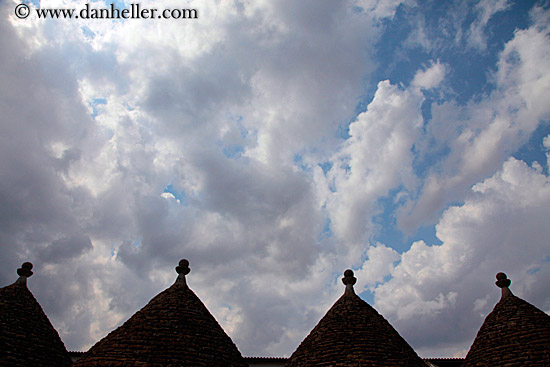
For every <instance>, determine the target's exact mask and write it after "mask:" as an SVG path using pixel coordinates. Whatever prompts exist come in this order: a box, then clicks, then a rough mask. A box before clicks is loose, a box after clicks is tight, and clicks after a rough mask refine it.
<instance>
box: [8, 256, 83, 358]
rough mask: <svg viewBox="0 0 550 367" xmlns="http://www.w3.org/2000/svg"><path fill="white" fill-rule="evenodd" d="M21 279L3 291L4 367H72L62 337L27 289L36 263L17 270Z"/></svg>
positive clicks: (25, 264) (27, 264) (26, 264)
mask: <svg viewBox="0 0 550 367" xmlns="http://www.w3.org/2000/svg"><path fill="white" fill-rule="evenodd" d="M17 274H19V279H18V280H17V281H16V282H15V283H13V284H11V285H8V286H7V287H4V288H0V366H10V367H29V366H33V367H51V366H56V367H70V366H72V362H71V359H70V357H69V354H68V353H67V349H65V345H64V344H63V342H62V341H61V338H59V334H58V333H57V331H56V330H55V329H54V327H53V326H52V324H51V322H50V320H49V319H48V317H47V316H46V314H45V313H44V311H43V310H42V307H40V304H39V303H38V301H37V300H36V298H34V296H33V295H32V293H31V292H30V291H29V289H28V288H27V278H28V277H30V276H31V275H32V264H31V263H29V262H26V263H24V264H23V265H22V266H21V268H19V269H17Z"/></svg>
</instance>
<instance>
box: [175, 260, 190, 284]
mask: <svg viewBox="0 0 550 367" xmlns="http://www.w3.org/2000/svg"><path fill="white" fill-rule="evenodd" d="M190 271H191V268H189V261H187V260H186V259H181V260H180V262H179V264H178V266H176V272H177V273H178V277H177V279H176V283H177V284H181V285H185V286H187V282H186V281H185V276H186V275H187V274H189V272H190Z"/></svg>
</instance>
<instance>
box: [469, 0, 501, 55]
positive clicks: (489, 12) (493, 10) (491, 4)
mask: <svg viewBox="0 0 550 367" xmlns="http://www.w3.org/2000/svg"><path fill="white" fill-rule="evenodd" d="M510 6H511V3H510V2H509V1H508V0H499V1H490V0H489V1H488V0H482V1H480V2H478V3H477V4H476V5H475V8H476V10H477V12H478V16H477V18H476V19H475V20H474V21H473V22H472V24H471V25H470V29H469V30H468V31H467V32H466V43H467V45H468V46H470V47H473V48H477V49H479V50H485V49H486V48H487V39H486V35H485V30H486V27H487V24H488V23H489V20H490V19H491V18H492V17H493V16H494V15H495V14H497V13H499V12H502V11H505V10H506V9H508V8H509V7H510Z"/></svg>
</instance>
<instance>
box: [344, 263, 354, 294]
mask: <svg viewBox="0 0 550 367" xmlns="http://www.w3.org/2000/svg"><path fill="white" fill-rule="evenodd" d="M342 282H343V283H344V284H345V285H346V291H345V294H355V291H354V290H353V285H354V284H355V282H357V278H356V277H354V276H353V270H351V269H348V270H346V271H345V272H344V277H343V278H342Z"/></svg>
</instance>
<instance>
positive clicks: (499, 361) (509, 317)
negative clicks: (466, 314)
mask: <svg viewBox="0 0 550 367" xmlns="http://www.w3.org/2000/svg"><path fill="white" fill-rule="evenodd" d="M510 283H511V282H510V280H509V279H507V277H506V274H504V273H498V274H497V282H496V284H497V286H499V287H500V288H502V297H501V299H500V301H499V302H498V303H497V304H496V305H495V308H494V309H493V311H492V312H491V313H490V314H489V315H487V317H486V318H485V322H484V323H483V325H482V326H481V329H479V332H478V333H477V336H476V338H475V340H474V343H473V344H472V347H471V348H470V351H469V352H468V355H467V356H466V359H465V361H464V364H463V366H464V367H473V366H478V367H481V366H487V367H489V366H490V367H501V366H502V367H504V366H506V367H516V366H537V367H540V366H550V316H548V315H547V314H545V313H544V312H542V311H541V310H539V309H538V308H536V307H535V306H533V305H531V304H530V303H528V302H526V301H524V300H522V299H521V298H518V297H516V296H514V295H513V294H512V292H511V291H510V289H509V288H508V287H509V286H510Z"/></svg>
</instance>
